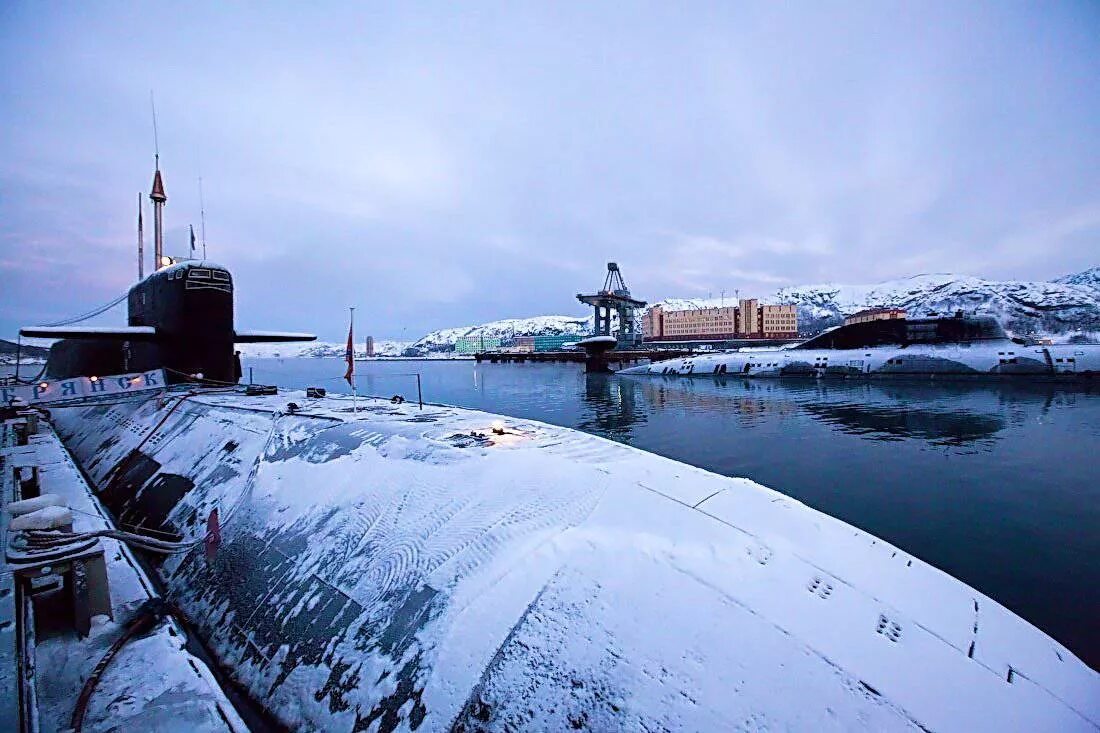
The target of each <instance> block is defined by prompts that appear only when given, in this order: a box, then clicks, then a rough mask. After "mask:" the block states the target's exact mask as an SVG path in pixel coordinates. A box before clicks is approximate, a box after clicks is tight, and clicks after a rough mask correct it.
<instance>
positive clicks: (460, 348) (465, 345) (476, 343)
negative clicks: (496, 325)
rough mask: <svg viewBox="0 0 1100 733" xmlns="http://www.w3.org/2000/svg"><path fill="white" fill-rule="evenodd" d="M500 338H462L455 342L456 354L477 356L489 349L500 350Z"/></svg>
mask: <svg viewBox="0 0 1100 733" xmlns="http://www.w3.org/2000/svg"><path fill="white" fill-rule="evenodd" d="M499 348H500V338H499V337H492V336H461V337H459V338H458V339H457V340H456V341H455V353H456V354H477V353H479V352H482V351H488V350H489V349H499Z"/></svg>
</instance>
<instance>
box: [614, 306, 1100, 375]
mask: <svg viewBox="0 0 1100 733" xmlns="http://www.w3.org/2000/svg"><path fill="white" fill-rule="evenodd" d="M618 373H619V374H624V375H647V374H649V375H653V374H656V375H666V376H721V375H735V374H736V375H740V376H743V377H852V378H880V377H914V378H937V377H938V378H944V377H949V378H951V377H959V378H966V377H995V378H1000V377H1016V378H1031V379H1036V378H1038V379H1059V380H1061V379H1078V378H1089V377H1095V376H1097V375H1100V345H1096V344H1052V345H1029V344H1027V343H1026V342H1024V341H1023V340H1021V339H1015V338H1010V337H1009V336H1008V334H1007V333H1005V330H1004V328H1003V327H1002V325H1001V323H1000V322H999V321H998V320H997V319H996V318H994V317H992V316H987V315H967V314H964V313H963V312H961V311H959V312H956V313H955V315H953V316H946V317H936V318H896V319H883V320H875V321H865V322H862V323H852V324H848V325H845V326H839V327H837V328H834V329H830V330H828V331H825V332H823V333H820V334H818V335H817V336H814V337H813V338H811V339H809V340H807V341H803V342H802V343H799V344H796V345H794V346H791V347H788V348H783V349H766V350H755V349H754V350H740V351H730V352H717V353H709V354H706V355H697V356H690V357H687V358H683V359H674V360H668V361H654V362H651V363H649V364H643V365H641V366H637V367H631V368H629V369H624V370H622V371H620V372H618Z"/></svg>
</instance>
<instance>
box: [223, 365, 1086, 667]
mask: <svg viewBox="0 0 1100 733" xmlns="http://www.w3.org/2000/svg"><path fill="white" fill-rule="evenodd" d="M244 367H245V375H246V376H245V378H246V380H247V378H248V373H249V368H251V369H252V374H253V377H254V379H255V380H256V381H257V382H263V383H268V384H277V385H279V386H281V387H285V388H296V389H302V388H305V387H307V386H321V387H326V388H327V389H328V390H330V391H331V392H348V391H350V390H349V388H348V385H347V383H346V382H344V381H343V379H342V378H341V375H342V374H343V372H344V368H345V364H344V362H343V361H342V360H339V359H246V360H245V363H244ZM356 370H357V373H358V386H359V392H360V394H367V395H374V396H385V397H389V396H392V395H396V394H399V395H402V396H403V397H405V398H406V399H409V400H415V399H416V397H417V383H416V382H417V380H416V375H417V374H419V375H420V381H421V388H422V391H423V396H424V399H425V401H428V402H441V403H447V404H453V405H458V406H462V407H469V408H474V409H479V410H486V411H489V412H497V413H501V414H505V415H511V416H515V417H521V418H530V419H536V420H542V421H545V422H548V423H552V424H556V425H562V426H566V427H572V428H577V429H580V430H584V431H586V432H589V433H593V434H596V435H600V436H603V437H606V438H610V439H611V440H616V441H620V442H623V443H627V444H630V445H632V446H635V447H637V448H641V449H644V450H648V451H652V452H654V453H658V454H660V455H663V456H667V457H669V458H674V459H677V460H680V461H684V462H686V463H690V464H693V465H696V466H700V467H702V468H706V469H708V470H711V471H715V472H717V473H721V474H725V475H729V476H745V477H747V478H750V479H753V480H754V481H758V482H760V483H762V484H765V485H767V486H770V487H772V488H774V489H777V490H779V491H781V492H783V493H785V494H788V495H790V496H792V497H794V498H796V499H798V500H800V501H802V502H804V503H806V504H808V505H810V506H812V507H814V508H816V509H819V510H821V511H824V512H826V513H828V514H831V515H833V516H835V517H838V518H840V519H843V520H844V521H846V522H849V523H851V524H853V525H855V526H857V527H860V528H862V529H865V530H867V531H868V532H871V533H873V534H875V535H877V536H879V537H882V538H883V539H885V540H887V541H889V542H891V543H893V544H895V545H897V546H899V547H901V548H903V549H904V550H906V551H908V552H911V553H913V554H915V555H917V556H918V557H920V558H922V559H923V560H925V561H927V562H930V563H932V564H933V565H935V566H937V567H939V568H941V569H943V570H944V571H946V572H948V573H950V574H952V575H954V576H956V577H958V578H960V579H961V580H963V581H964V582H966V583H969V584H970V585H973V586H974V587H975V588H977V589H978V590H980V591H982V592H983V593H985V594H987V595H989V596H991V597H992V598H994V599H996V600H997V601H999V602H1000V603H1002V604H1004V605H1005V606H1007V607H1008V608H1010V609H1012V610H1013V611H1015V612H1016V613H1018V614H1020V615H1021V616H1023V617H1024V618H1026V619H1027V620H1029V621H1031V622H1032V623H1033V624H1035V625H1036V626H1038V627H1039V628H1041V629H1043V630H1044V631H1046V632H1047V633H1048V634H1050V635H1052V636H1054V637H1055V638H1057V639H1058V640H1059V641H1061V642H1062V643H1064V644H1066V646H1068V647H1069V648H1070V649H1072V650H1073V651H1074V652H1075V653H1076V654H1077V655H1078V656H1080V657H1081V658H1082V659H1084V660H1085V661H1086V662H1088V663H1089V664H1090V665H1091V666H1092V667H1093V668H1098V667H1100V625H1098V624H1097V623H1096V619H1097V618H1100V563H1098V562H1097V558H1100V385H1094V386H1090V385H1088V384H1086V385H1084V386H1081V385H1077V386H1067V385H1058V384H1036V383H1023V382H1019V383H1017V382H993V381H973V382H937V383H931V382H927V381H874V382H863V381H844V380H812V379H807V380H802V379H784V380H772V379H767V380H764V379H761V380H745V379H737V378H720V379H713V378H695V379H684V378H663V377H621V376H615V375H599V374H591V375H586V374H585V373H584V371H583V368H582V367H581V366H580V365H573V364H514V365H498V364H481V365H477V364H475V363H474V362H472V361H361V362H357V363H356Z"/></svg>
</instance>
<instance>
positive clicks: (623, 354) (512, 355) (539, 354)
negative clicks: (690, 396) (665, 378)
mask: <svg viewBox="0 0 1100 733" xmlns="http://www.w3.org/2000/svg"><path fill="white" fill-rule="evenodd" d="M694 353H695V352H693V351H691V350H690V349H630V350H618V349H616V350H614V351H608V352H607V353H606V354H605V355H604V356H603V358H604V359H606V360H607V362H608V363H609V364H617V365H619V366H620V367H621V366H624V365H626V364H639V363H642V362H656V361H665V360H666V359H681V358H683V357H685V356H691V355H692V354H694ZM474 359H476V360H477V363H479V364H480V363H482V362H489V363H490V364H526V363H527V362H533V363H547V362H556V363H572V364H584V363H586V362H587V360H588V355H587V354H586V353H585V352H583V351H483V352H480V353H477V354H474Z"/></svg>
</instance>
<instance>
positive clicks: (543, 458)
mask: <svg viewBox="0 0 1100 733" xmlns="http://www.w3.org/2000/svg"><path fill="white" fill-rule="evenodd" d="M288 401H293V402H296V403H297V404H298V405H300V406H301V408H302V409H301V410H299V411H297V412H295V413H294V414H287V412H286V405H287V402H288ZM51 409H52V412H53V420H54V422H55V424H56V425H57V429H58V432H59V433H60V434H61V435H62V437H63V438H64V440H65V442H66V444H67V446H68V447H69V449H70V450H71V451H72V453H73V455H74V457H75V458H76V459H77V461H78V462H80V463H81V465H83V467H84V468H85V470H86V471H87V472H88V474H89V475H90V476H91V477H92V479H93V481H95V482H97V483H101V484H102V485H101V486H100V487H99V490H100V491H101V492H102V491H103V490H104V489H107V490H109V491H116V492H117V490H118V486H117V485H113V484H111V485H108V484H110V481H109V479H110V477H111V476H112V475H118V474H120V473H127V472H130V473H132V471H131V470H130V469H134V467H135V466H136V465H137V464H135V463H134V462H133V457H134V454H135V453H140V454H141V455H140V460H141V461H142V462H143V463H142V464H141V465H146V464H147V465H148V466H149V469H148V471H146V472H145V473H142V474H141V476H140V477H138V478H136V479H134V480H133V482H132V484H131V488H132V489H133V490H134V491H135V492H136V494H135V496H138V497H140V496H142V495H145V496H148V495H149V487H151V486H161V487H162V488H167V486H168V485H169V482H170V481H176V484H171V485H177V484H179V481H180V480H181V479H185V480H186V484H187V488H186V490H182V491H181V494H180V497H179V500H178V502H177V503H175V504H174V505H172V506H171V507H168V508H166V509H164V512H165V513H164V514H163V516H162V517H160V518H163V519H164V520H165V521H166V522H168V523H170V524H171V525H172V526H175V527H178V528H179V530H180V531H181V532H183V533H184V534H188V533H191V536H192V537H198V536H201V534H199V533H201V532H202V527H203V522H201V521H199V522H196V521H195V518H196V517H198V518H200V519H201V518H204V517H205V516H206V514H207V513H208V512H209V511H210V509H211V508H214V507H216V508H219V510H220V511H221V516H222V533H223V544H222V547H221V548H220V549H219V550H218V554H219V556H220V559H219V560H218V561H216V562H215V563H214V564H212V565H210V566H207V565H205V564H204V563H203V560H202V559H201V557H199V558H193V557H186V558H180V559H175V560H170V561H168V562H167V563H166V564H165V565H164V566H163V567H162V569H161V573H162V575H163V576H164V578H165V581H166V583H167V584H168V586H169V587H170V588H172V589H174V591H175V592H176V593H178V597H179V598H180V604H181V606H182V607H183V608H184V609H185V611H186V612H187V613H188V615H189V617H191V618H192V619H193V620H194V621H195V622H196V623H197V624H199V626H200V632H202V630H203V629H205V633H206V634H208V636H209V638H208V642H209V643H210V645H211V646H212V647H213V648H214V650H215V653H216V654H217V655H218V656H219V657H220V659H221V661H222V663H223V664H224V665H225V666H226V667H228V668H229V672H230V674H232V675H233V676H235V677H236V678H237V679H238V681H239V682H241V683H242V684H243V685H244V686H245V687H247V688H248V689H250V690H251V691H252V692H253V695H254V696H256V697H263V698H264V701H265V703H266V704H268V705H269V706H270V707H271V710H272V712H273V713H274V714H275V715H276V716H277V717H278V718H280V719H281V720H282V721H283V722H284V723H286V724H287V725H291V726H303V727H312V728H319V729H326V728H330V727H331V728H334V729H335V728H339V729H350V726H352V725H354V726H355V728H356V729H359V727H360V726H361V725H362V727H363V728H366V727H370V726H371V725H372V724H376V725H377V726H378V727H379V728H380V729H381V730H393V729H416V728H419V727H420V726H426V727H425V728H424V729H425V730H447V729H451V730H509V729H517V728H518V729H545V730H550V729H564V728H589V729H596V730H613V729H622V730H642V729H646V730H681V729H688V730H692V729H693V730H719V729H734V728H737V729H747V730H758V729H761V730H762V729H771V728H786V729H813V730H828V729H833V730H856V729H862V730H921V729H924V730H936V731H950V730H960V731H974V730H1044V729H1046V730H1097V728H1098V726H1100V676H1098V675H1097V673H1096V672H1094V671H1093V670H1091V669H1090V668H1088V667H1087V666H1086V665H1085V664H1084V663H1083V662H1081V661H1080V660H1079V659H1077V658H1076V657H1075V656H1074V655H1073V654H1072V653H1071V652H1069V651H1068V650H1067V649H1066V648H1065V647H1063V646H1062V645H1061V644H1059V643H1058V642H1056V641H1054V640H1053V639H1051V638H1050V637H1048V636H1047V635H1045V634H1044V633H1042V632H1041V631H1040V630H1038V629H1036V628H1035V627H1034V626H1032V625H1031V624H1029V623H1027V622H1026V621H1024V620H1023V619H1021V618H1019V617H1018V616H1016V615H1015V614H1013V613H1012V612H1010V611H1008V610H1007V609H1005V608H1004V607H1002V606H1001V605H999V604H998V603H996V602H995V601H993V600H991V599H989V598H988V597H986V596H984V595H983V594H981V593H979V592H978V591H976V590H974V589H973V588H970V587H969V586H967V585H965V584H963V583H962V582H960V581H958V580H956V579H954V578H952V577H950V576H948V575H947V574H945V573H943V572H941V571H939V570H937V569H936V568H934V567H932V566H930V565H927V564H926V563H923V562H922V561H921V560H919V559H918V558H915V557H913V556H912V555H910V554H908V553H906V552H905V551H903V550H901V549H899V548H897V547H894V546H891V545H889V544H888V543H886V542H884V541H882V540H880V539H878V538H876V537H874V536H872V535H870V534H867V533H866V532H863V531H861V530H859V529H857V528H855V527H852V526H850V525H847V524H845V523H843V522H841V521H839V520H836V519H834V518H832V517H829V516H827V515H825V514H822V513H821V512H818V511H816V510H814V509H812V508H810V507H807V506H805V505H803V504H801V503H800V502H798V501H796V500H794V499H791V498H789V497H787V496H784V495H783V494H781V493H779V492H776V491H773V490H772V489H769V488H767V487H764V486H761V485H759V484H756V483H754V482H752V481H749V480H746V479H738V478H729V477H724V476H719V475H716V474H713V473H709V472H707V471H704V470H702V469H698V468H694V467H691V466H688V465H685V464H683V463H679V462H677V461H673V460H670V459H666V458H663V457H660V456H656V455H653V454H649V453H645V452H643V451H640V450H637V449H634V448H631V447H629V446H626V445H622V444H618V443H614V442H611V441H608V440H605V439H602V438H598V437H595V436H590V435H587V434H584V433H580V432H578V431H575V430H570V429H566V428H560V427H554V426H551V425H547V424H543V423H539V422H534V421H530V420H519V419H512V418H506V417H502V416H498V415H492V414H488V413H484V412H478V411H473V410H466V409H460V408H455V407H448V406H428V407H425V409H423V410H419V409H417V408H416V406H415V405H411V404H391V403H389V402H388V401H383V400H370V399H364V398H360V400H359V410H358V412H354V413H353V412H352V401H351V399H350V398H341V397H329V398H324V399H307V398H306V397H305V395H304V393H301V392H291V393H283V394H280V395H278V396H271V397H246V396H243V395H241V394H239V393H232V392H221V393H206V394H195V393H193V392H192V393H187V394H184V393H179V392H177V393H175V394H169V395H167V398H165V397H161V398H159V399H148V398H143V399H138V400H132V401H129V402H124V403H118V402H116V403H114V404H111V405H110V406H103V407H97V406H91V405H84V406H80V407H72V408H63V407H55V408H51ZM494 428H496V429H497V430H496V431H494ZM105 435H106V436H107V437H106V439H105ZM120 466H121V468H120ZM134 470H136V469H134ZM173 477H175V478H173ZM158 482H159V483H158ZM143 487H144V488H143ZM123 503H124V504H125V503H126V500H124V501H123ZM126 506H127V507H128V509H129V510H132V511H136V510H137V509H135V506H134V505H133V504H126ZM146 506H147V508H148V507H149V506H152V505H146ZM138 508H140V507H138ZM116 513H117V510H116ZM219 562H221V563H224V566H219V565H218V563H219ZM203 619H206V626H203V625H202V624H203ZM265 695H266V697H265Z"/></svg>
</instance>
